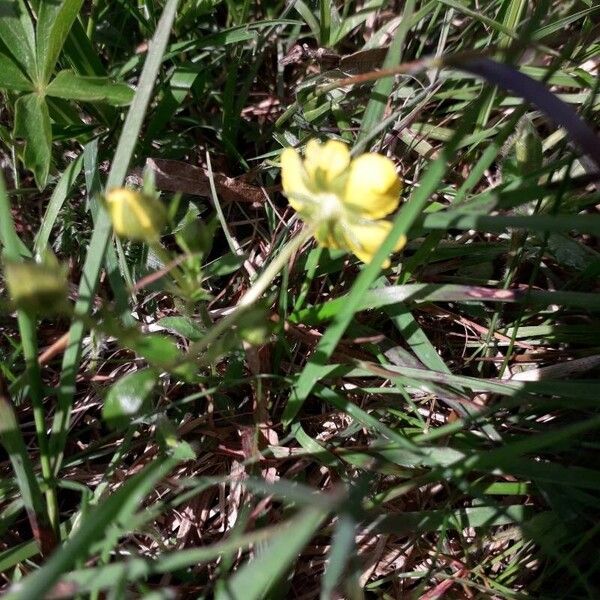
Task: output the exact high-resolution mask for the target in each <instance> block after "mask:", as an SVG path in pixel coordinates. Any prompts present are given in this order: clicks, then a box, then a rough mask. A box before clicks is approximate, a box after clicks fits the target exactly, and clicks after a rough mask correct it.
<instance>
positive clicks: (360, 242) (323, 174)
mask: <svg viewBox="0 0 600 600" xmlns="http://www.w3.org/2000/svg"><path fill="white" fill-rule="evenodd" d="M281 180H282V184H283V191H284V193H285V195H286V196H287V198H288V201H289V203H290V205H291V206H292V208H293V209H294V210H295V211H297V212H298V213H299V214H300V216H301V217H302V219H303V220H304V221H307V222H308V223H311V224H314V225H315V226H316V230H315V238H316V240H317V241H318V242H319V244H321V245H322V246H324V247H326V248H337V249H343V250H349V251H350V252H352V253H353V254H355V255H356V256H357V257H358V258H359V259H360V260H362V261H363V262H365V263H369V262H371V260H372V259H373V256H374V255H375V254H376V252H377V251H378V250H379V247H380V246H381V244H382V243H383V241H384V239H385V238H386V237H387V235H388V234H389V232H390V230H391V228H392V224H391V223H390V222H389V221H385V220H382V217H385V216H386V215H389V214H390V213H391V212H393V211H394V210H396V208H398V204H399V202H400V191H401V190H402V182H401V181H400V178H399V177H398V174H397V173H396V169H395V167H394V163H393V162H392V161H391V160H390V159H389V158H386V157H385V156H382V155H380V154H375V153H368V154H363V155H361V156H359V157H358V158H355V159H354V160H352V159H351V157H350V151H349V150H348V146H346V144H344V143H342V142H339V141H335V140H329V141H328V142H326V143H324V144H321V143H320V142H319V141H317V140H311V141H309V142H308V144H307V145H306V153H305V158H304V160H302V158H301V157H300V155H299V154H298V152H297V151H296V150H294V149H293V148H285V149H284V151H283V152H282V153H281ZM405 244H406V237H405V236H402V237H401V238H400V239H399V240H398V242H397V243H396V246H395V248H394V250H395V251H397V250H400V249H402V248H403V247H404V245H405ZM389 264H390V261H389V260H387V259H386V260H385V261H384V263H383V264H382V266H383V267H388V266H389Z"/></svg>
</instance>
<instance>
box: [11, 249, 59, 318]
mask: <svg viewBox="0 0 600 600" xmlns="http://www.w3.org/2000/svg"><path fill="white" fill-rule="evenodd" d="M4 277H5V279H6V287H7V288H8V293H9V295H10V298H11V300H12V301H13V302H14V303H15V306H16V307H17V308H19V309H22V310H25V311H27V312H31V313H37V314H52V313H56V312H61V310H62V309H63V308H64V307H65V305H66V299H67V294H68V284H67V269H66V267H64V266H62V265H60V264H59V263H58V261H57V260H56V257H55V256H54V255H53V254H48V255H47V256H45V257H44V260H43V261H42V262H33V261H24V262H19V261H12V260H7V261H5V263H4Z"/></svg>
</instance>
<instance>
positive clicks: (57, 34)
mask: <svg viewBox="0 0 600 600" xmlns="http://www.w3.org/2000/svg"><path fill="white" fill-rule="evenodd" d="M82 4H83V0H62V2H61V1H60V0H52V1H47V0H46V1H45V2H42V3H41V6H40V9H39V12H38V20H37V31H36V41H37V44H36V45H37V64H38V75H39V79H40V82H42V83H47V82H48V81H49V79H50V76H51V75H52V71H53V70H54V66H55V65H56V61H57V60H58V55H59V54H60V51H61V50H62V47H63V45H64V43H65V40H66V39H67V36H68V35H69V31H70V30H71V27H72V26H73V23H74V22H75V19H76V18H77V15H78V14H79V11H80V10H81V5H82Z"/></svg>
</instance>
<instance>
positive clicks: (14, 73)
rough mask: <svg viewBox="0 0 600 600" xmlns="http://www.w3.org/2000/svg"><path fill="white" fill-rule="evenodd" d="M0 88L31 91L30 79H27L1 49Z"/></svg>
mask: <svg viewBox="0 0 600 600" xmlns="http://www.w3.org/2000/svg"><path fill="white" fill-rule="evenodd" d="M0 89H8V90H12V91H15V92H31V91H33V84H32V83H31V81H29V79H27V77H26V76H25V75H24V73H23V71H21V69H20V68H19V66H18V65H17V64H16V63H15V62H14V60H13V59H12V58H11V57H10V56H8V54H6V53H5V52H2V50H0Z"/></svg>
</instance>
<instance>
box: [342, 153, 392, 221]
mask: <svg viewBox="0 0 600 600" xmlns="http://www.w3.org/2000/svg"><path fill="white" fill-rule="evenodd" d="M401 189H402V182H401V181H400V178H399V177H398V174H397V173H396V167H395V166H394V163H393V162H392V161H391V160H390V159H389V158H386V157H385V156H381V154H374V153H369V154H363V155H361V156H359V157H358V158H356V159H355V160H353V161H352V164H351V165H350V170H349V174H348V180H347V182H346V187H345V190H344V197H343V200H344V204H345V205H346V206H348V207H349V208H351V209H352V210H354V211H356V213H357V214H359V215H360V216H361V217H364V218H367V219H381V217H385V216H386V215H388V214H390V213H391V212H393V211H394V210H396V208H398V204H399V202H400V190H401Z"/></svg>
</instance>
